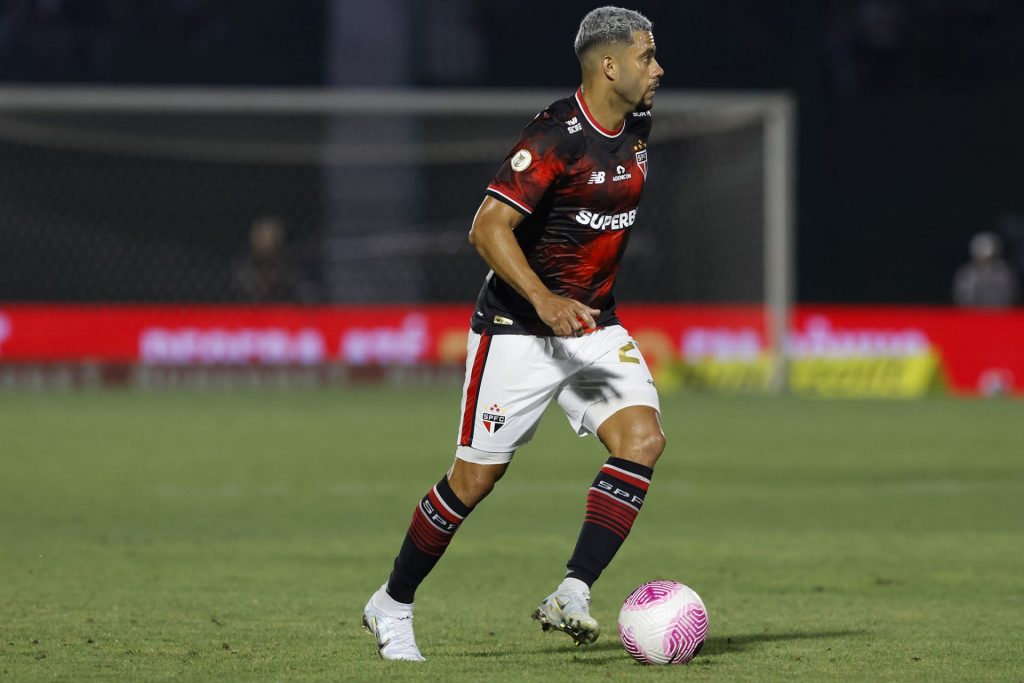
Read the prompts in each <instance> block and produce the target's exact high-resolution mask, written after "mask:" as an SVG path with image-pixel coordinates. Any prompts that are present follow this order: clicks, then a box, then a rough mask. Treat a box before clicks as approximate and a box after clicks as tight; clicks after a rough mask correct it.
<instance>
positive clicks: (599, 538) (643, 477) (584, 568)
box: [566, 458, 654, 586]
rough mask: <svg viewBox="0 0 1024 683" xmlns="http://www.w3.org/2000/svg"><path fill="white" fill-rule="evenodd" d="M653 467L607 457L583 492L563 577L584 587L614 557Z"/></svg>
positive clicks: (640, 501)
mask: <svg viewBox="0 0 1024 683" xmlns="http://www.w3.org/2000/svg"><path fill="white" fill-rule="evenodd" d="M652 474H654V470H652V469H651V468H650V467H646V466H644V465H640V464H638V463H635V462H630V461H629V460H623V459H622V458H608V462H606V463H605V464H604V466H602V467H601V471H600V472H598V473H597V478H596V479H594V484H593V485H592V486H591V487H590V491H589V492H588V493H587V514H586V516H585V517H584V519H583V528H582V529H581V530H580V537H579V540H577V541H576V550H575V551H574V552H573V554H572V558H570V559H569V563H568V564H567V565H566V568H567V569H568V570H569V571H568V573H567V574H566V576H569V577H572V578H575V579H580V580H581V581H583V582H584V583H586V584H587V585H588V586H590V585H592V584H593V583H594V582H595V581H597V577H599V576H601V572H602V571H604V568H605V567H607V566H608V563H609V562H611V561H612V558H613V557H615V553H616V552H618V550H619V547H620V546H621V545H622V542H623V541H625V540H626V536H628V535H629V530H630V529H631V528H632V526H633V520H635V519H636V516H637V514H638V513H639V512H640V508H641V507H642V506H643V504H644V496H646V495H647V488H648V487H649V486H650V485H651V475H652Z"/></svg>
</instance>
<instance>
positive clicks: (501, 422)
mask: <svg viewBox="0 0 1024 683" xmlns="http://www.w3.org/2000/svg"><path fill="white" fill-rule="evenodd" d="M505 419H506V417H505V415H502V414H501V407H500V406H498V405H497V404H494V405H492V406H490V407H489V408H488V409H487V410H485V411H484V412H483V416H482V420H483V423H484V429H486V430H487V431H489V432H490V433H492V434H494V433H496V432H497V431H498V430H499V429H501V428H502V427H504V426H505Z"/></svg>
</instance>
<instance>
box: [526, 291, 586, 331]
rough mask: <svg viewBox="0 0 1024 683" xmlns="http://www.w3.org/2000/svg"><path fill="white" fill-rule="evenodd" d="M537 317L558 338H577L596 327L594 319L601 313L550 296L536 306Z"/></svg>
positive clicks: (579, 304) (573, 301)
mask: <svg viewBox="0 0 1024 683" xmlns="http://www.w3.org/2000/svg"><path fill="white" fill-rule="evenodd" d="M537 315H538V316H539V317H540V319H541V320H542V321H543V322H544V324H545V325H547V326H548V327H550V328H551V329H552V331H554V333H555V334H556V335H557V336H559V337H578V336H580V335H582V334H585V333H586V331H587V330H593V329H595V328H596V327H597V322H596V321H595V319H596V318H597V317H598V316H600V315H601V311H600V310H598V309H596V308H590V307H589V306H587V305H585V304H582V303H580V302H579V301H576V300H575V299H570V298H569V297H566V296H558V295H557V294H552V295H550V296H549V297H546V298H545V299H544V300H543V301H542V302H541V303H539V304H538V305H537Z"/></svg>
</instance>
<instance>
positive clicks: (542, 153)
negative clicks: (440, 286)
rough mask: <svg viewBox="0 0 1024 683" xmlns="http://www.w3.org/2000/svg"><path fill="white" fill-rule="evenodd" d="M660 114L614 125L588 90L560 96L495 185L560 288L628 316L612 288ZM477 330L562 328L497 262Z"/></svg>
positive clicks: (531, 252)
mask: <svg viewBox="0 0 1024 683" xmlns="http://www.w3.org/2000/svg"><path fill="white" fill-rule="evenodd" d="M650 130H651V114H650V112H649V111H647V112H634V113H632V114H631V115H628V116H626V119H625V121H624V122H623V124H622V127H621V128H620V129H619V130H617V131H611V130H608V129H606V128H604V127H602V126H601V124H599V123H598V122H597V121H596V120H595V119H594V118H593V117H592V116H591V115H590V112H589V111H587V108H586V104H585V103H584V101H583V95H582V93H581V91H579V90H577V91H576V94H575V95H574V96H573V97H567V98H565V99H562V100H558V101H557V102H555V103H553V104H552V105H551V106H550V107H548V108H547V109H545V110H544V111H542V112H541V113H540V114H538V115H537V116H536V117H535V118H534V119H533V121H532V122H531V123H530V124H529V125H528V126H527V127H526V128H525V129H524V130H523V134H522V136H521V137H520V139H519V142H518V143H517V144H516V146H515V147H513V148H512V150H511V151H510V152H509V155H508V157H506V158H505V162H504V163H503V164H502V165H501V168H500V169H499V170H498V173H497V175H495V176H494V179H493V180H492V181H491V183H490V184H489V185H488V186H487V194H488V195H490V196H491V197H493V198H494V199H497V200H498V201H501V202H504V203H506V204H508V205H509V206H511V207H513V208H515V209H516V210H518V211H520V212H521V213H523V214H524V215H525V216H526V217H525V218H524V220H523V221H522V223H520V224H519V226H518V227H516V230H515V236H516V240H517V241H518V242H519V246H520V247H521V248H522V250H523V253H524V254H525V255H526V260H527V262H528V263H529V264H530V267H532V268H533V270H534V271H535V272H536V273H537V275H538V276H540V279H541V281H543V282H544V284H545V285H546V286H547V287H548V288H549V289H550V290H551V291H552V292H554V293H555V294H560V295H562V296H567V297H570V298H573V299H576V300H577V301H579V302H580V303H583V304H586V305H588V306H590V307H592V308H597V309H600V310H601V315H600V316H599V317H598V319H597V323H598V325H602V326H603V325H612V324H616V323H618V319H617V318H616V316H615V297H614V296H613V294H612V288H613V286H614V284H615V275H616V273H617V272H618V269H619V261H620V260H621V259H622V254H623V252H624V251H625V249H626V242H627V241H628V238H629V232H630V230H631V229H632V226H633V223H634V221H635V220H636V212H637V206H638V204H639V203H640V194H641V193H642V192H643V189H644V180H645V179H646V177H647V138H648V135H649V134H650ZM472 327H473V331H474V332H483V331H485V330H486V331H487V332H489V333H491V334H534V335H539V336H547V335H552V334H554V332H553V331H552V330H551V328H550V327H548V326H547V325H545V324H544V323H542V322H541V321H540V318H538V317H537V313H536V311H535V310H534V308H533V306H532V305H530V303H529V302H528V301H527V300H526V299H524V298H523V297H522V296H520V295H519V293H517V292H516V291H515V290H514V289H512V287H511V286H509V285H508V284H507V283H506V282H504V281H503V280H502V279H501V278H499V277H498V276H497V275H496V274H494V273H493V272H491V273H489V274H488V276H487V279H486V280H485V281H484V286H483V288H482V289H481V290H480V295H479V297H478V298H477V303H476V311H475V313H474V315H473V325H472Z"/></svg>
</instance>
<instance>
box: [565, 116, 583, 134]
mask: <svg viewBox="0 0 1024 683" xmlns="http://www.w3.org/2000/svg"><path fill="white" fill-rule="evenodd" d="M565 125H566V126H568V128H569V134H570V135H571V134H573V133H578V132H580V130H582V128H583V124H582V123H580V120H579V118H577V117H575V116H574V117H572V118H571V119H569V120H568V121H566V122H565Z"/></svg>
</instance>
